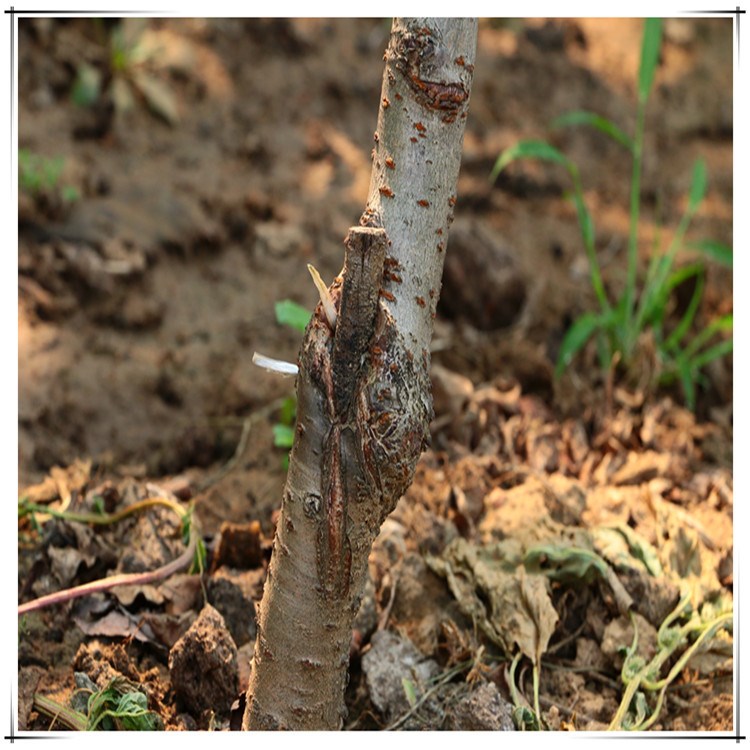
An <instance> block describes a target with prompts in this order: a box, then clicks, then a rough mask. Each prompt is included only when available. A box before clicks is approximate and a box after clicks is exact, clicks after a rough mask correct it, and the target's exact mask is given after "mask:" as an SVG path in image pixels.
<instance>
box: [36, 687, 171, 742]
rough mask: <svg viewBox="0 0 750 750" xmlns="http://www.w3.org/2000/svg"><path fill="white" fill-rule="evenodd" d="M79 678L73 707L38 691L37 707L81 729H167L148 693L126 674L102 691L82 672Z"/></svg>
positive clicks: (138, 730)
mask: <svg viewBox="0 0 750 750" xmlns="http://www.w3.org/2000/svg"><path fill="white" fill-rule="evenodd" d="M75 680H76V684H77V685H78V689H77V690H76V691H75V692H74V693H73V697H72V699H71V705H70V706H65V705H63V704H62V703H59V702H58V701H55V700H53V699H52V698H49V697H47V696H45V695H40V694H39V693H36V694H35V695H34V708H35V709H36V710H37V711H39V712H41V713H43V714H46V715H47V716H50V717H51V718H52V719H53V721H56V722H59V723H60V724H62V725H64V726H66V727H68V728H69V729H73V730H75V731H79V732H94V731H110V732H114V731H136V732H153V731H158V730H163V729H164V723H163V722H162V719H161V717H160V716H159V714H157V713H154V712H153V711H149V710H148V696H147V695H146V694H145V693H144V692H142V688H140V687H139V686H138V685H136V684H134V683H133V682H131V681H130V680H128V679H126V678H125V677H115V678H113V679H112V680H110V682H109V683H108V684H107V686H106V687H104V688H102V689H101V690H98V689H97V687H96V685H95V684H94V683H93V682H92V681H91V680H90V679H89V678H88V676H87V675H85V674H83V673H81V672H77V673H76V675H75Z"/></svg>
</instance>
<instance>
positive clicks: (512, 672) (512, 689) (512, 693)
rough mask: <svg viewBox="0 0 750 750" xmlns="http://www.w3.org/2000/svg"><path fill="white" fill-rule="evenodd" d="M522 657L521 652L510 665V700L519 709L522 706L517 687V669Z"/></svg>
mask: <svg viewBox="0 0 750 750" xmlns="http://www.w3.org/2000/svg"><path fill="white" fill-rule="evenodd" d="M522 657H523V654H522V653H521V652H520V651H519V652H518V653H517V654H516V655H515V656H514V657H513V661H512V662H511V663H510V670H509V671H508V682H510V685H509V686H508V687H509V688H510V699H511V701H512V702H513V707H514V708H518V707H519V706H520V705H521V701H520V699H519V697H518V688H517V687H516V667H518V662H520V661H521V658H522Z"/></svg>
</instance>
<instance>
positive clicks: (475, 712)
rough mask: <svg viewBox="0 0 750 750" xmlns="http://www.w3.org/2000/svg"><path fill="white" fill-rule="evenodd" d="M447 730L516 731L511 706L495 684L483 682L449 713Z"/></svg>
mask: <svg viewBox="0 0 750 750" xmlns="http://www.w3.org/2000/svg"><path fill="white" fill-rule="evenodd" d="M447 725H448V726H447V728H448V729H453V730H457V731H461V732H467V731H483V732H498V731H501V732H508V731H512V730H513V729H515V727H514V725H513V716H512V715H511V705H510V703H508V701H506V700H505V698H503V696H502V695H500V691H499V690H498V689H497V685H495V683H494V682H483V683H482V684H481V685H480V686H479V687H478V688H477V689H476V690H474V691H473V692H471V693H469V694H468V695H466V696H464V697H463V698H461V699H460V700H459V701H458V702H457V703H456V704H455V705H454V706H453V707H452V708H451V711H450V712H449V713H448V717H447Z"/></svg>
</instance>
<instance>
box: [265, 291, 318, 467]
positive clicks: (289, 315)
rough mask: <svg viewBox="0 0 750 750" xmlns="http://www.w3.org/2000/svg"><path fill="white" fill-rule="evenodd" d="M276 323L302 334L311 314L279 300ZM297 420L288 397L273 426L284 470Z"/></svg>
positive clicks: (288, 301) (274, 442)
mask: <svg viewBox="0 0 750 750" xmlns="http://www.w3.org/2000/svg"><path fill="white" fill-rule="evenodd" d="M274 312H275V313H276V322H277V323H279V324H280V325H285V326H289V327H290V328H293V329H294V330H295V331H300V332H303V333H304V331H305V328H307V324H308V323H309V322H310V316H311V315H312V313H311V312H310V311H309V310H307V309H306V308H304V307H302V305H298V304H297V303H296V302H294V301H293V300H290V299H285V300H280V301H279V302H277V303H276V304H275V305H274ZM296 418H297V399H296V398H295V397H294V396H289V397H287V398H285V399H284V401H283V403H282V405H281V410H280V413H279V421H278V422H276V424H274V425H273V428H272V429H273V444H274V446H275V447H276V448H283V449H284V450H285V451H287V455H285V456H284V461H283V466H284V469H288V468H289V455H288V451H289V450H290V449H291V447H292V445H293V444H294V423H295V421H296Z"/></svg>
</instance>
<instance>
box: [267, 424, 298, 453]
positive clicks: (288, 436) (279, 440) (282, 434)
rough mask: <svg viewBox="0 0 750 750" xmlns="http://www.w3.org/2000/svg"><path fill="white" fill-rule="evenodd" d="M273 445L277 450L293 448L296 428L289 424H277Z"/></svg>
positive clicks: (274, 430) (274, 429) (274, 427)
mask: <svg viewBox="0 0 750 750" xmlns="http://www.w3.org/2000/svg"><path fill="white" fill-rule="evenodd" d="M272 429H273V444H274V445H275V446H276V447H277V448H291V447H292V445H293V443H294V427H290V426H289V425H287V424H275V425H274V426H273V427H272Z"/></svg>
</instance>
